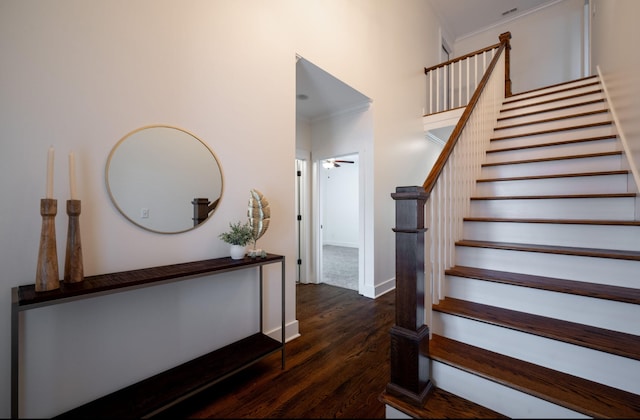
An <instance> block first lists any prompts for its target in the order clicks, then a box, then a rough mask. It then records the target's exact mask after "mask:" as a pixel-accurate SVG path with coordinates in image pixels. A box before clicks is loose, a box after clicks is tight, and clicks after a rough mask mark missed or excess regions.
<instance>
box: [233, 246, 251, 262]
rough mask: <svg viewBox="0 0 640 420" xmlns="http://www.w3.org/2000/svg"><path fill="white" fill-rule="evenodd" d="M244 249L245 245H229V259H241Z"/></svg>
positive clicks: (245, 248)
mask: <svg viewBox="0 0 640 420" xmlns="http://www.w3.org/2000/svg"><path fill="white" fill-rule="evenodd" d="M246 250H247V247H246V246H242V245H231V259H234V260H241V259H243V258H244V254H245V251H246Z"/></svg>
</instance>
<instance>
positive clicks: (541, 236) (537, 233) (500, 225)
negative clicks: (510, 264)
mask: <svg viewBox="0 0 640 420" xmlns="http://www.w3.org/2000/svg"><path fill="white" fill-rule="evenodd" d="M462 232H463V233H462V236H463V237H464V238H465V239H468V240H474V241H491V242H516V243H528V244H538V245H555V246H570V247H582V248H598V249H618V250H625V251H640V225H631V226H629V225H605V224H600V225H599V224H588V223H585V224H579V223H542V222H540V223H538V222H536V223H527V222H526V221H523V222H517V221H507V222H500V221H470V220H465V221H464V223H463V229H462ZM639 276H640V274H639ZM639 319H640V318H639Z"/></svg>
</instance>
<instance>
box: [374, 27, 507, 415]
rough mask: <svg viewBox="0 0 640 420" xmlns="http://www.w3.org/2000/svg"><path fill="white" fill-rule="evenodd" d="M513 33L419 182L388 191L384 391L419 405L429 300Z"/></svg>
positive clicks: (488, 127)
mask: <svg viewBox="0 0 640 420" xmlns="http://www.w3.org/2000/svg"><path fill="white" fill-rule="evenodd" d="M510 38H511V35H510V34H509V33H508V32H507V33H504V34H502V35H500V41H501V42H500V44H499V47H498V48H497V50H496V52H495V54H494V56H493V59H492V60H491V63H490V64H489V65H488V66H487V69H486V72H485V74H484V75H483V77H482V79H481V80H480V82H479V84H478V87H477V88H476V90H475V92H474V93H473V96H472V97H471V99H470V100H469V104H468V105H467V106H466V108H465V110H464V112H463V114H462V116H461V117H460V120H459V121H458V124H457V125H456V126H455V128H454V130H453V132H452V133H451V136H450V137H449V140H448V141H447V143H446V144H445V146H444V148H443V150H442V152H441V153H440V156H439V157H438V159H437V160H436V162H435V164H434V166H433V168H432V169H431V172H430V173H429V175H428V176H427V178H426V180H425V182H424V184H423V185H422V186H410V187H397V188H396V192H395V193H394V194H391V196H392V198H393V199H394V200H396V227H395V228H394V229H393V231H394V232H395V234H396V314H395V325H394V326H393V327H392V328H391V354H390V364H391V366H390V373H391V375H390V376H391V380H390V382H389V383H388V384H387V387H386V393H388V394H390V395H393V396H395V397H399V398H401V399H402V400H405V401H407V402H409V403H410V404H413V405H416V406H423V405H424V402H425V400H426V398H427V395H428V393H429V391H430V389H431V387H432V384H431V379H430V376H431V375H430V368H429V359H428V357H427V354H428V349H429V337H430V332H429V327H428V325H429V323H430V321H431V305H432V303H437V302H438V301H439V300H440V299H442V298H444V270H445V269H446V268H448V267H451V266H452V265H453V264H454V261H455V255H454V250H455V242H456V241H457V240H459V239H461V238H462V221H463V217H464V215H465V214H466V212H467V210H468V208H469V205H470V204H469V203H470V196H471V194H472V192H473V189H474V187H475V180H476V178H477V175H478V174H479V172H480V169H481V164H482V161H483V160H484V156H485V153H486V150H487V148H488V145H489V139H490V137H491V133H492V131H493V128H494V125H495V122H496V120H497V116H498V113H499V111H500V107H501V106H502V102H503V100H504V98H505V96H508V95H510V94H511V83H510V80H509V76H508V71H509V66H508V60H507V59H508V54H507V53H508V51H509V39H510ZM507 81H508V83H507ZM425 224H426V226H428V228H427V227H425Z"/></svg>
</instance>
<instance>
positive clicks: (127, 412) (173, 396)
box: [11, 254, 285, 418]
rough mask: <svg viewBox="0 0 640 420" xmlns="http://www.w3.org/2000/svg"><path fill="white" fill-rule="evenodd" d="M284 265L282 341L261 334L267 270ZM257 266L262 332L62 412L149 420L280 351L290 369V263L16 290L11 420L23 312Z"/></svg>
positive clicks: (195, 267)
mask: <svg viewBox="0 0 640 420" xmlns="http://www.w3.org/2000/svg"><path fill="white" fill-rule="evenodd" d="M278 262H279V263H280V264H281V267H282V278H281V280H282V282H281V292H282V313H281V317H282V318H281V320H282V325H281V328H282V330H281V333H282V334H281V341H277V340H274V339H273V338H271V337H269V336H267V335H266V334H264V333H263V331H262V296H263V277H262V268H263V266H264V265H267V264H273V263H278ZM251 267H258V268H259V272H260V278H259V280H260V311H259V313H260V328H261V331H260V332H258V333H255V334H253V335H250V336H248V337H245V338H243V339H241V340H239V341H236V342H235V343H231V344H229V345H227V346H225V347H222V348H220V349H217V350H214V351H212V352H211V353H208V354H205V355H203V356H200V357H197V358H195V359H193V360H191V361H189V362H186V363H183V364H181V365H179V366H176V367H174V368H171V369H169V370H166V371H164V372H162V373H159V374H157V375H154V376H151V377H149V378H147V379H144V380H142V381H140V382H138V383H136V384H133V385H130V386H128V387H126V388H122V389H120V390H118V391H115V392H113V393H111V394H108V395H106V396H103V397H101V398H98V399H96V400H94V401H91V402H89V403H87V404H84V405H82V406H80V407H77V408H74V409H72V410H70V411H68V412H66V413H62V414H61V415H60V416H58V417H60V418H89V417H91V418H101V417H102V418H124V417H127V418H145V417H150V416H152V415H155V414H158V413H160V412H161V411H163V410H165V409H167V408H169V407H171V406H173V405H175V404H177V403H178V402H180V401H183V400H184V399H186V398H188V397H190V396H192V395H195V394H196V393H198V392H200V391H203V390H205V389H207V388H209V387H210V386H212V385H214V384H215V383H217V382H219V381H221V380H223V379H225V378H226V377H228V376H230V375H233V374H234V373H236V372H238V371H240V370H242V369H244V368H246V367H248V366H250V365H252V364H253V363H255V362H257V361H259V360H260V359H262V358H264V357H266V356H268V355H270V354H272V353H275V352H277V351H280V352H281V354H282V362H281V363H282V369H284V367H285V352H284V348H285V258H284V256H282V255H274V254H267V256H266V257H263V258H248V257H245V258H244V259H242V260H233V259H231V258H229V257H225V258H216V259H211V260H203V261H194V262H188V263H181V264H173V265H166V266H160V267H151V268H143V269H139V270H132V271H123V272H119V273H112V274H102V275H97V276H91V277H85V280H84V281H82V282H80V283H70V284H65V283H64V282H63V281H61V282H60V288H59V289H56V290H51V291H47V292H37V293H36V291H35V285H26V286H18V287H14V288H12V290H11V293H12V301H11V417H12V418H18V417H19V402H20V400H19V395H18V389H19V371H18V366H19V357H20V349H19V345H18V344H19V336H18V335H19V334H18V333H19V329H20V325H19V322H20V317H19V312H21V311H26V310H29V309H34V308H39V307H43V306H50V305H57V304H61V303H65V302H70V301H74V300H80V299H87V298H92V297H96V296H99V295H105V294H111V293H119V292H124V291H127V290H132V289H138V288H141V287H150V286H157V285H159V284H165V283H168V282H173V281H184V280H189V279H190V278H193V277H194V276H198V275H208V274H218V273H223V272H228V271H235V270H241V269H247V268H251Z"/></svg>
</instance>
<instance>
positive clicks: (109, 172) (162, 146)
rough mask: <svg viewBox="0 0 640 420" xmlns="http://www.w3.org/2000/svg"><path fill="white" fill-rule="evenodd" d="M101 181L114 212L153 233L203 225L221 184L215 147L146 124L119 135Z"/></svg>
mask: <svg viewBox="0 0 640 420" xmlns="http://www.w3.org/2000/svg"><path fill="white" fill-rule="evenodd" d="M105 180H106V185H107V191H108V192H109V197H110V198H111V201H112V202H113V204H114V206H115V207H116V208H117V209H118V211H119V212H120V213H121V214H122V215H123V216H124V217H125V218H126V219H127V220H129V221H130V222H131V223H133V224H135V225H136V226H139V227H141V228H143V229H146V230H149V231H151V232H156V233H182V232H187V231H190V230H192V229H194V228H196V227H198V226H200V225H202V224H203V223H204V222H205V221H206V220H208V219H209V218H210V217H211V216H212V215H213V213H215V210H216V208H217V206H218V204H219V202H220V200H221V199H222V192H223V186H224V185H223V184H224V182H223V177H222V167H221V166H220V164H219V161H218V158H217V157H216V155H215V153H214V152H213V150H211V148H209V146H207V145H206V144H205V143H204V142H203V141H202V140H200V139H199V138H198V137H196V136H195V135H193V134H192V133H190V132H188V131H186V130H184V129H181V128H178V127H173V126H169V125H149V126H144V127H141V128H138V129H136V130H133V131H131V132H130V133H128V134H127V135H125V136H124V137H123V138H122V139H120V141H118V143H116V145H115V146H114V147H113V149H112V150H111V153H110V154H109V158H108V159H107V164H106V168H105Z"/></svg>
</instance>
